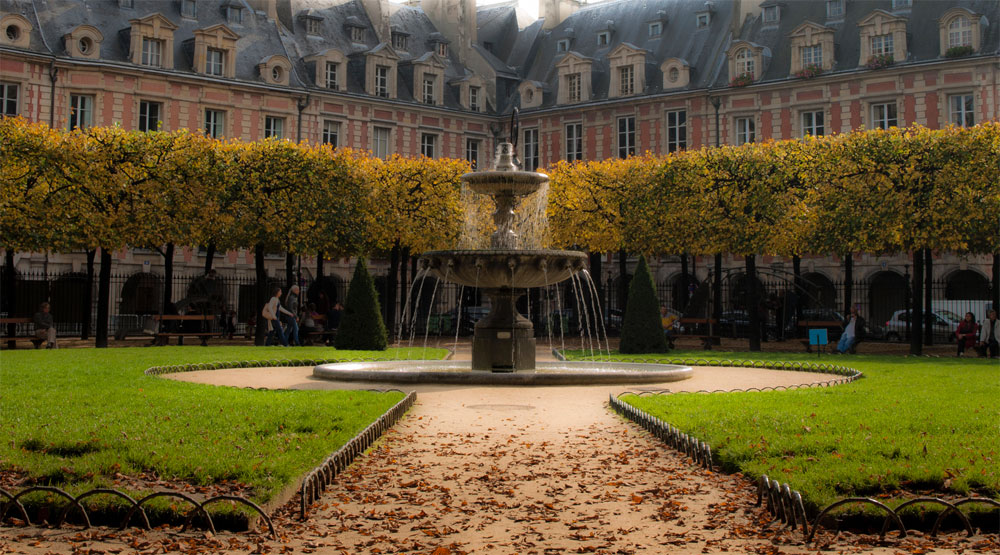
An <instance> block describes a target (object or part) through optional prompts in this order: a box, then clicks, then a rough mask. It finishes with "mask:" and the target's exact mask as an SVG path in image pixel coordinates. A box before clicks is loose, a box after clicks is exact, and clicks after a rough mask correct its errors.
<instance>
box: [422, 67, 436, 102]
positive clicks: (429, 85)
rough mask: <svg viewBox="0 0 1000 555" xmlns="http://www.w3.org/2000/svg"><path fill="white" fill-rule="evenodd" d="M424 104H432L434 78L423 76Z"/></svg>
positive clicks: (427, 75)
mask: <svg viewBox="0 0 1000 555" xmlns="http://www.w3.org/2000/svg"><path fill="white" fill-rule="evenodd" d="M423 93H424V104H434V76H433V75H429V74H426V73H425V74H424V88H423Z"/></svg>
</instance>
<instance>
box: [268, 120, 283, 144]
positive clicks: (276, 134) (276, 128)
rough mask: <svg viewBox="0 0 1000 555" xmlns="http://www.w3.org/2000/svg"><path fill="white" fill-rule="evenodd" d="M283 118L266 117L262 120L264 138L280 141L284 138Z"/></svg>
mask: <svg viewBox="0 0 1000 555" xmlns="http://www.w3.org/2000/svg"><path fill="white" fill-rule="evenodd" d="M284 131H285V118H277V117H274V116H266V117H265V118H264V138H265V139H267V138H271V137H273V138H275V139H280V138H282V137H283V136H284V134H285V133H284Z"/></svg>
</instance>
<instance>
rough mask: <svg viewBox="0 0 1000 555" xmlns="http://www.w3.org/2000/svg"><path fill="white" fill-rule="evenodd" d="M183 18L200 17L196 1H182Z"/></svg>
mask: <svg viewBox="0 0 1000 555" xmlns="http://www.w3.org/2000/svg"><path fill="white" fill-rule="evenodd" d="M181 16H183V17H190V18H196V17H197V16H198V4H196V3H195V0H181Z"/></svg>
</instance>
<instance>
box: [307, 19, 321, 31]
mask: <svg viewBox="0 0 1000 555" xmlns="http://www.w3.org/2000/svg"><path fill="white" fill-rule="evenodd" d="M306 34H307V35H317V36H318V35H319V20H318V19H313V18H311V17H310V18H307V19H306Z"/></svg>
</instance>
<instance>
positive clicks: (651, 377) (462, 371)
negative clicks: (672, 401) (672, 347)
mask: <svg viewBox="0 0 1000 555" xmlns="http://www.w3.org/2000/svg"><path fill="white" fill-rule="evenodd" d="M692 375H694V370H693V369H692V368H691V367H690V366H680V365H675V364H640V363H624V362H614V363H612V362H540V363H537V365H536V368H535V369H533V370H518V371H516V372H491V371H488V370H470V369H469V363H468V362H451V361H435V360H410V361H384V362H340V363H333V364H321V365H319V366H316V367H315V368H313V377H315V378H319V379H323V380H333V381H349V382H378V383H426V384H465V385H602V384H603V385H607V384H637V383H664V382H675V381H680V380H686V379H688V378H690V377H691V376H692Z"/></svg>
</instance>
